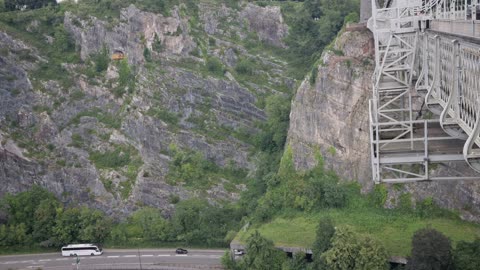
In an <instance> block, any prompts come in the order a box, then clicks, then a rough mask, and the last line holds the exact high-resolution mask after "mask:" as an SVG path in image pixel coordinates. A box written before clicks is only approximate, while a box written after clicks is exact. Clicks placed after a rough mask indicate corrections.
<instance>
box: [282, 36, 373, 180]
mask: <svg viewBox="0 0 480 270" xmlns="http://www.w3.org/2000/svg"><path fill="white" fill-rule="evenodd" d="M372 50H373V47H372V37H371V35H370V33H369V32H367V30H366V29H365V30H362V31H346V32H344V33H343V34H341V35H340V36H339V38H338V39H337V40H336V42H335V44H334V45H333V48H332V49H327V50H326V51H325V52H324V54H323V55H322V59H321V63H320V65H318V70H317V72H316V74H313V76H316V79H315V82H314V83H313V84H312V83H311V80H309V79H306V80H305V81H304V82H303V83H302V85H301V86H300V88H299V89H298V90H297V93H296V95H295V98H294V100H293V102H292V111H291V113H290V129H289V133H288V144H289V145H291V147H292V150H293V153H294V158H295V164H296V167H297V168H298V169H301V170H305V169H308V168H311V167H313V166H314V165H315V164H316V160H315V151H316V150H317V149H318V150H320V151H321V153H322V154H323V156H324V158H325V160H326V164H328V166H329V167H330V168H332V169H334V170H335V171H337V172H339V173H340V175H341V176H342V177H343V178H345V179H351V180H359V181H361V182H363V183H365V184H367V183H368V181H369V178H370V177H369V175H370V167H369V166H370V163H369V144H368V143H369V138H368V112H367V104H368V99H369V98H370V95H371V90H370V85H371V82H370V79H371V75H372V73H373V63H372V57H373V51H372Z"/></svg>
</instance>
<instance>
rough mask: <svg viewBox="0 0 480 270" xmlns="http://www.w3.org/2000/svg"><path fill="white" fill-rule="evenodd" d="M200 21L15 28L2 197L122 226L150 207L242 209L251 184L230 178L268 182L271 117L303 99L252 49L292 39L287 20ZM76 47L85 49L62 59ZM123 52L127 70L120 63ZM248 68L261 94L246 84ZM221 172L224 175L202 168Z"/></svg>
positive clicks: (85, 18) (182, 14)
mask: <svg viewBox="0 0 480 270" xmlns="http://www.w3.org/2000/svg"><path fill="white" fill-rule="evenodd" d="M198 8H199V9H198V11H197V12H196V13H195V12H193V11H191V10H187V7H186V6H184V5H180V6H175V7H174V8H173V9H172V10H171V11H170V12H169V13H168V14H167V15H162V14H159V13H151V12H147V11H142V10H140V9H139V8H137V7H135V6H134V5H130V6H128V7H126V8H123V9H121V10H120V12H119V15H118V16H112V17H107V16H105V17H103V16H97V17H95V16H92V15H84V14H81V13H80V12H77V11H75V10H71V11H67V12H65V13H64V14H60V15H58V14H53V15H52V14H48V13H47V15H42V13H41V12H49V11H48V9H43V10H40V11H31V12H30V13H29V14H30V15H29V16H25V17H21V16H20V17H18V18H15V20H16V21H15V22H14V23H15V25H16V28H14V29H13V28H11V27H9V26H8V25H7V24H3V23H2V24H1V25H0V26H1V27H0V48H1V51H0V197H3V196H4V195H5V194H7V193H12V194H14V193H18V192H21V191H25V190H27V189H29V188H30V187H31V186H32V185H35V184H36V185H40V186H43V187H45V188H47V189H48V190H50V191H52V192H53V193H54V194H55V195H56V196H57V197H59V198H60V199H61V200H62V201H63V202H64V203H67V204H75V205H77V204H80V205H88V206H90V207H94V208H97V209H101V210H103V211H104V212H106V213H107V214H110V215H114V216H125V215H127V214H129V213H130V212H132V211H134V210H135V209H137V208H138V207H141V206H153V207H157V208H160V209H162V210H163V213H164V214H165V215H169V214H171V212H172V211H173V209H174V207H175V206H174V202H173V201H175V200H176V199H175V198H179V199H187V198H191V197H204V198H208V200H210V202H211V203H216V202H221V201H235V200H237V199H238V197H239V193H240V192H241V191H242V190H243V189H244V188H245V183H243V182H241V181H240V182H239V180H238V179H234V178H235V177H234V174H232V173H228V171H229V170H234V171H235V170H237V171H242V172H244V173H245V174H246V173H248V172H249V171H251V170H254V169H255V168H254V167H255V165H254V163H253V162H252V161H251V160H250V158H249V155H248V154H249V151H250V150H251V147H252V143H251V140H250V139H249V138H251V137H252V136H254V135H255V134H256V133H257V132H258V127H257V123H259V122H263V121H265V119H266V115H265V112H264V109H263V107H262V106H261V105H259V104H261V103H262V99H264V98H265V96H268V95H270V94H272V93H276V92H277V91H276V90H274V89H276V88H279V87H281V88H282V87H283V88H284V89H290V90H289V91H292V90H293V85H294V80H293V79H291V78H289V77H288V76H286V75H285V69H286V64H285V63H284V62H281V61H277V60H276V59H274V58H269V57H266V56H261V55H257V54H252V53H250V52H249V50H248V49H247V48H246V47H244V44H245V41H244V40H245V39H246V38H247V36H248V35H249V33H254V35H257V39H258V40H259V42H260V41H261V42H265V43H268V44H271V45H272V46H278V47H284V44H283V43H282V39H283V37H284V36H285V35H286V34H287V26H286V24H285V23H284V22H283V18H282V15H281V12H280V9H279V8H278V7H259V6H256V5H251V4H247V5H245V6H244V7H243V8H241V9H233V8H229V7H227V6H225V5H223V4H222V5H215V4H211V5H210V4H208V3H206V2H205V3H201V4H199V6H198ZM35 12H37V13H35ZM36 14H39V15H38V16H37V15H36ZM42 16H43V17H42ZM49 16H50V17H49ZM46 17H47V19H45V18H46ZM12 20H13V19H12ZM52 22H56V23H57V25H56V26H55V27H53V26H51V25H50V24H51V23H52ZM7 23H8V21H7ZM52 29H55V30H54V31H55V32H54V33H52V32H51V31H52ZM63 29H64V30H63ZM271 29H275V31H271ZM65 36H69V37H70V39H71V43H72V44H71V45H70V46H71V48H70V49H69V48H65V52H62V50H63V49H59V50H52V49H51V48H52V47H55V46H59V47H61V46H62V45H65V42H62V43H60V39H61V38H65ZM59 43H60V44H59ZM67 44H68V42H67ZM65 46H66V45H65ZM114 52H120V53H122V54H124V55H125V60H123V61H120V60H118V61H115V60H109V59H110V58H111V57H112V55H113V53H114ZM67 55H78V56H79V59H77V60H75V57H72V58H73V60H67ZM102 57H103V58H102ZM105 58H106V59H105ZM102 59H103V61H104V62H105V61H108V62H107V66H105V70H102V68H101V67H100V63H101V60H102ZM246 59H248V60H249V63H251V65H253V70H254V72H253V73H252V74H251V76H252V77H256V76H258V77H261V78H262V80H261V81H260V80H258V82H257V83H250V82H248V81H246V80H245V79H244V77H245V76H243V77H242V76H241V75H239V74H237V73H236V72H235V66H236V64H237V63H238V62H239V61H241V60H246ZM212 63H213V64H212ZM209 64H211V65H213V68H210V67H209V66H208V65H209ZM218 70H220V72H218ZM176 158H177V159H180V160H179V161H178V164H177V163H175V162H174V160H175V159H176ZM202 162H203V163H202ZM208 162H211V163H212V164H213V165H208V166H211V167H212V166H217V167H218V169H216V171H217V172H216V173H214V174H206V173H205V172H204V171H202V170H203V169H202V168H197V167H201V166H204V165H198V164H210V163H208ZM172 164H176V165H175V166H177V168H176V169H177V177H176V182H172V180H170V181H169V179H168V175H169V173H170V172H171V171H172V170H173V169H172ZM192 164H193V165H195V164H196V165H198V166H197V167H195V166H193V165H192ZM192 166H193V167H192ZM205 166H206V165H205ZM222 172H225V173H222ZM195 174H196V175H197V176H198V174H200V175H202V174H205V175H202V179H205V183H203V185H202V186H199V185H200V184H197V183H189V180H190V179H188V178H189V176H191V175H194V176H195ZM182 177H183V178H182ZM192 177H193V176H192ZM172 198H173V199H172Z"/></svg>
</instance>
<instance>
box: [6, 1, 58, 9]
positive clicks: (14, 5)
mask: <svg viewBox="0 0 480 270" xmlns="http://www.w3.org/2000/svg"><path fill="white" fill-rule="evenodd" d="M56 4H57V1H55V0H5V8H6V9H7V10H19V9H22V8H24V7H25V8H27V9H36V8H41V7H44V6H47V5H56Z"/></svg>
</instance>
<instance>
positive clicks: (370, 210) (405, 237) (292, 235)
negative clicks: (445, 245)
mask: <svg viewBox="0 0 480 270" xmlns="http://www.w3.org/2000/svg"><path fill="white" fill-rule="evenodd" d="M327 216H329V217H330V218H332V220H333V221H334V223H335V224H336V225H337V226H345V225H347V226H351V227H353V228H354V229H355V231H357V232H358V233H361V234H368V235H370V236H371V237H372V238H375V239H377V240H378V241H379V242H381V243H383V245H384V246H385V248H386V249H387V251H388V252H389V254H390V255H391V256H407V255H409V254H410V249H411V239H412V236H413V234H414V232H415V231H417V230H418V229H421V228H425V227H428V226H430V227H431V228H434V229H436V230H438V231H440V232H442V233H444V234H445V235H446V236H448V237H449V238H450V239H451V240H452V242H453V244H455V243H456V242H458V241H461V240H463V241H473V240H474V239H475V238H478V237H480V225H478V224H472V223H469V222H466V221H462V220H460V219H459V218H456V217H455V215H454V214H446V215H437V216H436V217H431V218H421V217H419V216H418V215H416V214H415V213H413V211H411V212H407V213H404V212H401V211H399V210H389V209H380V208H375V207H374V206H372V205H371V204H370V203H369V202H368V200H367V198H365V197H363V196H361V195H356V196H354V197H353V198H352V199H351V200H350V202H349V205H348V206H347V207H346V208H344V209H325V210H321V211H319V212H317V213H312V214H309V213H293V214H286V215H283V216H277V217H276V218H274V219H273V220H272V221H271V222H269V223H266V224H259V225H253V226H251V227H250V228H249V229H248V230H247V231H246V232H244V231H241V232H239V234H238V235H237V237H236V240H239V241H240V242H243V243H244V242H245V241H246V239H247V238H248V236H249V235H250V234H251V233H253V232H254V231H255V230H258V231H259V232H260V233H261V234H262V235H263V236H265V237H267V238H268V239H271V240H273V241H274V243H275V245H277V246H293V247H304V248H310V247H311V245H312V243H313V241H314V239H315V231H316V226H317V224H318V221H319V220H320V219H321V218H323V217H327Z"/></svg>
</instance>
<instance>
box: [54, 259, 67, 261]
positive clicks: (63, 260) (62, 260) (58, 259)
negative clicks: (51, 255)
mask: <svg viewBox="0 0 480 270" xmlns="http://www.w3.org/2000/svg"><path fill="white" fill-rule="evenodd" d="M66 260H68V259H67V258H60V259H55V261H66Z"/></svg>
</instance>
